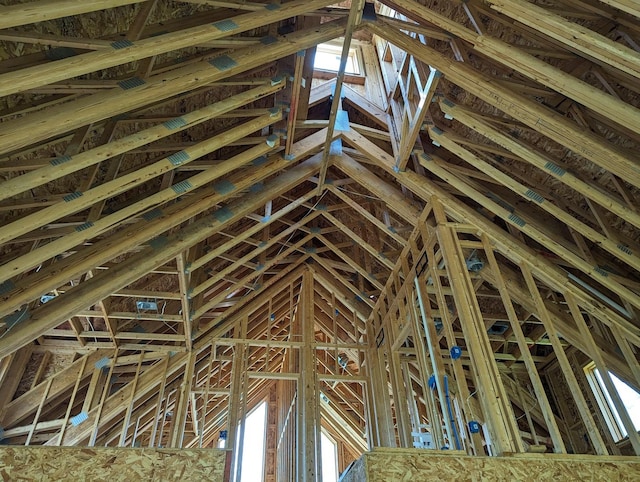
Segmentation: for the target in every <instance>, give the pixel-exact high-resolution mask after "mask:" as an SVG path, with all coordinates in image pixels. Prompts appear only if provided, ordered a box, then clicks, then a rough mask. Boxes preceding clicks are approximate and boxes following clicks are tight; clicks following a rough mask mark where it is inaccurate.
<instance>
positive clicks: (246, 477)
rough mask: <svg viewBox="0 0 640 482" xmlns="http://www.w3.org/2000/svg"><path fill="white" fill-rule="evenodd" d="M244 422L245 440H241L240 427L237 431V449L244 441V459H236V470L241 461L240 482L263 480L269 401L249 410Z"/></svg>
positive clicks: (260, 481)
mask: <svg viewBox="0 0 640 482" xmlns="http://www.w3.org/2000/svg"><path fill="white" fill-rule="evenodd" d="M244 424H245V427H244V440H242V441H241V440H240V427H238V432H237V438H236V440H237V441H238V443H237V445H236V451H237V450H238V448H239V446H240V442H242V460H238V459H236V467H235V472H236V474H237V473H238V463H241V464H242V466H241V467H242V471H241V473H240V481H239V482H262V481H263V480H264V462H265V460H264V449H265V439H266V435H267V402H262V403H260V404H259V405H257V406H256V407H255V408H254V409H253V410H252V411H251V412H249V413H248V414H247V416H246V417H245V419H244Z"/></svg>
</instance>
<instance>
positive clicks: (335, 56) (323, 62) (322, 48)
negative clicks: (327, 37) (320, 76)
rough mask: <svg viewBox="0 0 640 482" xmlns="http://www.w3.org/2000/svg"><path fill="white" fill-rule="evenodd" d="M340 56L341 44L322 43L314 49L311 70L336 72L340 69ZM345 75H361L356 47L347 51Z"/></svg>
mask: <svg viewBox="0 0 640 482" xmlns="http://www.w3.org/2000/svg"><path fill="white" fill-rule="evenodd" d="M341 55H342V44H341V43H324V44H319V45H318V46H317V47H316V57H315V60H314V62H313V68H314V69H317V70H329V71H332V72H337V71H338V70H339V69H340V57H341ZM345 73H346V74H351V75H361V73H362V70H361V69H360V58H359V54H358V49H357V47H351V48H350V49H349V55H348V56H347V64H346V67H345Z"/></svg>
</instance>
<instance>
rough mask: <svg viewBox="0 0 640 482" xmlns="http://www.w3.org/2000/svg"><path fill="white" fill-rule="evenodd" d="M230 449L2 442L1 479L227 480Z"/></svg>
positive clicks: (115, 481) (31, 481)
mask: <svg viewBox="0 0 640 482" xmlns="http://www.w3.org/2000/svg"><path fill="white" fill-rule="evenodd" d="M225 460H226V451H224V450H215V449H209V450H182V449H178V450H176V449H128V448H71V447H69V448H62V447H60V448H58V447H0V480H2V481H3V482H7V481H14V480H20V481H25V482H27V481H28V482H35V481H47V482H49V481H52V482H53V481H68V480H72V481H74V482H80V481H92V482H94V481H96V482H97V481H108V482H120V481H122V482H124V481H127V482H129V481H138V480H143V481H147V480H153V481H181V482H184V481H186V480H206V481H216V482H217V481H220V482H222V480H223V476H224V467H225Z"/></svg>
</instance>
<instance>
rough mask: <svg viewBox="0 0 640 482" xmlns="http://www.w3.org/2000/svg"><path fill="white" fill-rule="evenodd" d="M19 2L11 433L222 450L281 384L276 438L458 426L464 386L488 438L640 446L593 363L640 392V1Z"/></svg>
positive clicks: (0, 313) (4, 240) (9, 339)
mask: <svg viewBox="0 0 640 482" xmlns="http://www.w3.org/2000/svg"><path fill="white" fill-rule="evenodd" d="M6 3H9V4H11V5H9V6H4V7H1V9H2V10H0V13H2V14H3V15H0V47H1V50H0V53H1V54H2V61H1V62H0V102H1V104H0V109H1V110H0V119H1V120H2V122H1V123H0V150H1V152H0V179H1V182H0V219H1V220H2V221H1V222H2V228H0V249H1V250H2V251H0V317H3V318H1V320H2V321H0V385H1V386H2V390H0V392H1V394H0V426H1V427H3V428H4V434H3V435H2V437H4V440H6V441H8V442H10V443H17V444H27V445H29V444H48V445H60V444H62V445H69V444H70V445H74V444H87V443H88V444H90V445H93V444H98V445H105V444H106V445H130V446H133V445H136V444H137V445H142V446H154V445H156V446H157V445H162V446H167V445H170V446H184V447H196V446H209V445H210V444H212V443H215V441H216V440H217V435H218V433H219V432H220V430H222V429H224V428H225V427H228V426H229V424H230V423H231V427H233V426H234V425H233V424H236V423H238V420H241V419H242V416H243V414H246V412H247V410H248V409H249V408H251V407H252V406H253V405H255V404H256V403H258V402H259V401H261V400H264V399H270V400H277V403H278V409H277V414H272V415H270V417H271V418H270V419H269V420H271V421H270V422H269V423H270V424H271V425H272V426H273V430H274V431H278V432H279V434H280V439H281V440H282V439H284V440H285V442H282V443H291V440H290V439H289V438H287V437H290V436H291V434H292V433H294V434H296V437H298V439H300V438H302V439H303V440H306V441H309V440H312V439H313V430H316V429H318V427H319V426H320V425H321V424H322V425H323V426H324V427H325V429H326V430H328V431H329V432H331V433H333V434H334V435H335V436H336V437H339V438H341V440H343V442H344V444H345V445H344V447H345V451H346V452H345V453H349V454H351V455H352V456H353V457H356V456H358V455H359V454H360V453H362V452H363V451H364V450H366V449H367V448H368V447H371V446H374V445H383V446H394V445H396V444H398V445H400V446H409V447H411V446H412V443H413V439H412V431H415V430H416V427H417V426H418V425H420V424H423V425H424V424H429V423H431V424H432V428H431V429H430V430H431V431H432V432H433V436H434V440H435V441H437V442H438V443H440V444H453V438H452V437H453V436H452V433H453V432H454V431H455V429H454V427H453V425H452V424H453V422H452V421H451V420H448V419H447V418H448V416H447V415H446V411H447V410H446V406H445V405H443V403H444V398H443V397H444V392H445V389H444V385H443V379H442V375H443V374H448V376H449V377H450V379H451V383H450V386H449V389H450V390H451V393H452V396H453V397H455V398H456V399H457V400H458V401H459V403H461V406H460V407H459V414H458V415H459V416H460V417H462V419H463V420H466V421H469V420H481V421H483V422H485V423H486V424H487V425H488V426H489V431H490V433H491V444H492V446H493V447H494V450H495V451H496V452H499V453H502V452H518V451H523V450H525V449H526V447H527V446H528V445H529V444H540V443H543V444H546V445H547V446H548V447H549V448H550V450H554V451H556V452H560V453H562V452H567V451H569V450H570V451H574V452H585V453H586V452H591V453H598V454H610V453H613V454H615V453H620V450H622V451H623V452H625V451H633V452H635V453H638V451H640V438H639V437H638V435H637V432H636V431H634V430H631V431H630V436H629V443H630V445H631V448H629V447H627V448H625V447H622V448H620V447H619V444H618V445H616V444H615V443H614V441H612V440H611V437H610V435H608V434H607V433H606V430H604V422H603V420H602V418H601V416H600V415H598V414H597V410H596V407H595V403H594V400H593V399H592V398H590V397H592V396H591V395H589V394H588V393H587V390H585V386H586V381H585V380H583V378H584V373H582V374H581V373H580V369H578V370H577V371H576V367H577V366H579V365H580V364H584V363H586V361H587V360H593V361H595V362H596V365H597V366H598V367H599V368H603V369H604V368H607V369H609V370H611V371H612V372H614V373H615V374H616V375H617V376H619V377H620V378H622V379H623V380H625V381H626V382H628V383H629V384H631V385H633V386H635V387H636V388H637V387H638V386H640V365H639V364H638V350H639V348H640V323H639V322H638V316H637V313H638V311H639V310H640V295H639V293H640V275H639V273H640V258H639V257H638V252H639V251H640V250H639V246H638V235H639V231H638V230H639V229H640V215H639V213H638V205H639V203H638V199H639V195H640V194H639V191H638V190H639V189H640V162H639V161H638V156H637V146H638V143H639V142H640V128H639V126H640V110H639V109H638V98H639V97H638V96H639V95H640V93H639V91H638V78H640V48H639V47H638V45H640V26H639V25H640V23H639V22H638V18H639V17H640V12H639V11H637V9H634V6H633V5H632V4H630V3H628V2H611V1H609V2H599V1H596V0H589V1H586V2H585V1H581V2H577V1H574V0H561V1H558V2H553V4H552V5H551V4H547V3H545V2H533V3H532V2H529V1H525V0H510V1H502V0H484V1H480V0H471V1H468V2H429V1H427V2H424V1H423V2H417V1H415V0H381V1H380V2H376V3H375V5H374V4H369V3H365V2H364V1H353V2H343V3H342V4H340V5H333V4H332V3H333V2H329V1H324V0H313V1H308V0H304V1H303V0H299V1H298V0H293V1H288V2H279V1H277V2H271V3H263V2H244V1H242V2H239V1H236V2H231V1H224V2H221V1H217V0H202V1H182V2H178V1H168V2H160V1H157V0H144V1H131V0H128V1H127V0H125V1H114V0H109V1H107V0H104V1H98V0H95V1H86V2H73V1H69V0H37V1H34V2H32V3H33V5H31V4H29V3H27V4H22V3H17V2H6ZM618 9H619V10H618ZM339 37H343V38H345V39H346V40H345V50H344V52H343V56H342V65H341V69H340V70H339V71H338V72H337V73H335V74H325V75H329V76H331V75H333V76H334V77H335V78H334V79H332V80H328V81H321V80H318V79H314V75H313V70H314V67H313V56H314V52H315V46H316V45H318V44H320V43H323V42H327V41H329V40H332V39H336V38H339ZM352 37H353V38H354V40H353V45H358V46H359V47H358V48H360V49H361V51H360V54H359V55H360V56H361V57H360V58H361V61H362V65H363V68H364V69H365V70H366V76H365V77H364V79H361V80H359V81H358V82H360V83H359V84H353V83H349V78H348V77H345V73H344V68H345V67H344V64H345V62H346V54H347V53H348V49H349V46H350V45H351V44H350V42H351V39H352ZM474 260H476V261H477V263H478V269H477V270H471V271H470V270H468V269H467V267H468V265H469V262H475V261H474ZM435 320H437V322H436V321H435ZM492 327H502V328H504V331H502V332H500V331H499V330H497V329H493V328H492ZM420 330H422V332H421V331H420ZM496 330H497V331H496ZM457 347H459V348H460V349H461V350H462V357H461V358H460V361H459V362H458V363H456V361H455V359H453V358H452V357H451V356H450V350H451V349H454V348H457ZM57 364H58V365H57ZM60 364H62V365H64V368H62V366H60ZM27 367H28V368H27ZM557 370H562V371H563V372H564V373H565V375H566V381H564V382H563V383H564V384H566V386H567V387H569V392H571V391H573V393H574V396H573V399H571V400H569V401H558V399H557V397H558V393H560V392H561V389H562V387H559V386H558V387H555V386H554V383H559V382H557V380H556V381H549V380H548V374H551V373H556V372H557ZM301 372H302V373H304V374H305V376H303V377H302V378H300V375H299V373H301ZM309 374H312V376H311V377H310V380H311V381H312V382H314V383H316V385H309V384H308V383H307V381H308V380H306V376H307V375H309ZM430 374H436V375H437V376H436V382H435V383H436V385H437V386H436V387H435V390H436V393H438V394H439V396H438V395H433V393H434V392H433V391H432V390H431V389H430V385H431V383H430V382H429V380H428V379H429V375H430ZM606 378H608V377H606ZM21 380H22V382H21ZM309 383H311V382H309ZM607 383H610V381H609V382H607ZM564 386H565V385H563V387H564ZM586 388H587V389H588V387H586ZM449 389H447V390H449ZM447 393H448V392H447ZM476 393H478V395H477V396H476V397H474V394H476ZM320 394H322V395H320ZM550 394H553V397H555V398H552V397H550ZM303 395H304V396H303ZM321 396H322V397H324V398H326V401H321V400H320V398H319V397H321ZM493 396H495V399H496V400H497V401H496V402H495V403H493V402H490V401H489V398H491V397H493ZM305 397H306V398H305ZM530 399H531V400H533V401H534V402H535V403H534V405H536V406H532V404H531V403H527V402H528V401H530ZM463 402H464V403H463ZM314 404H315V405H314ZM294 405H295V406H296V407H299V410H301V414H302V416H303V419H302V420H307V421H309V420H310V421H311V422H309V423H307V424H305V423H301V422H299V423H300V425H299V426H296V427H295V428H292V426H291V425H287V420H289V419H288V418H287V410H289V407H290V406H294ZM314 407H315V408H314ZM402 407H409V410H408V411H407V410H404V409H403V408H402ZM567 407H570V408H567ZM297 409H298V408H297ZM569 412H571V413H572V414H573V415H572V416H573V419H571V420H568V418H567V417H569V415H568V413H569ZM438 414H440V415H438ZM81 415H82V417H81V418H84V417H86V419H83V420H80V419H77V418H74V417H80V416H81ZM440 416H442V418H443V420H442V424H441V425H442V427H440V426H439V425H440V424H438V423H433V420H436V419H438V417H440ZM523 417H526V418H523ZM625 417H626V415H623V418H625ZM627 418H628V417H627ZM230 420H232V421H233V422H230ZM276 420H277V422H276ZM320 420H322V422H321V421H320ZM373 420H375V421H376V423H375V424H372V423H371V422H372V421H373ZM623 422H624V423H625V424H626V425H628V423H629V421H628V420H627V419H626V418H625V420H623ZM571 424H573V427H574V428H569V425H571ZM436 426H438V427H436ZM287 427H288V428H287ZM314 427H315V428H314ZM575 427H579V428H577V429H576V428H575ZM291 430H296V431H297V432H295V431H294V432H291ZM580 430H583V431H584V433H586V434H588V435H589V437H587V438H588V439H589V441H588V442H585V439H584V438H580V437H579V436H577V435H576V434H577V433H578V432H580ZM230 437H231V440H233V438H234V437H235V430H231V431H230ZM464 444H465V445H464V447H463V448H465V449H466V450H467V451H468V452H469V453H475V454H479V453H484V449H483V448H482V445H483V444H484V445H487V444H488V441H487V440H484V441H483V439H482V437H481V435H479V434H471V433H469V434H468V436H467V437H465V442H464ZM302 445H304V444H302ZM307 449H308V447H306V448H305V446H303V447H302V448H300V449H299V451H298V457H300V458H301V459H300V460H305V464H307V465H305V467H310V465H309V464H311V462H313V460H314V454H313V453H310V452H308V450H307ZM310 450H311V449H310ZM305 451H306V452H305ZM272 456H273V457H284V455H282V454H278V455H275V452H274V454H273V455H272ZM274 460H275V459H274ZM342 462H344V461H342ZM342 462H341V463H342ZM282 463H283V461H282V460H280V464H282ZM311 465H313V464H311ZM283 470H284V469H283ZM280 475H282V474H280ZM307 475H308V474H307ZM274 477H275V475H274ZM273 480H275V479H273Z"/></svg>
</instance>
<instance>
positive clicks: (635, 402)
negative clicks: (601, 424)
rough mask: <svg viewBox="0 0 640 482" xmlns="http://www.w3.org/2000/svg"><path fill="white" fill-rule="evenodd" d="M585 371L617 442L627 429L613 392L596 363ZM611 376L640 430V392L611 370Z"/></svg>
mask: <svg viewBox="0 0 640 482" xmlns="http://www.w3.org/2000/svg"><path fill="white" fill-rule="evenodd" d="M584 371H585V373H586V375H587V379H588V380H589V384H590V385H591V389H592V390H593V393H594V394H595V397H596V400H597V402H598V405H599V407H600V410H601V411H602V413H603V415H604V419H605V422H606V423H607V426H608V427H609V431H610V432H611V435H612V436H613V439H614V440H615V441H616V442H618V441H619V440H622V439H623V438H625V437H626V436H627V430H626V429H625V427H624V424H623V423H622V419H621V418H620V414H619V413H618V410H617V409H616V407H615V404H614V402H613V400H612V398H611V394H610V393H609V391H608V390H607V389H606V386H605V384H604V381H603V380H602V375H601V374H600V372H599V371H598V369H597V368H596V367H595V364H594V363H590V364H589V365H587V366H586V367H585V368H584ZM609 376H610V377H611V381H612V382H613V385H614V387H615V389H616V391H617V392H618V395H619V396H620V399H621V400H622V404H623V405H624V407H625V408H626V410H627V412H628V414H629V417H630V418H631V421H632V423H633V425H634V427H635V429H636V430H640V393H638V392H637V391H635V390H634V389H633V388H631V387H630V386H629V385H627V384H626V383H625V382H623V381H622V380H620V379H619V378H618V377H616V376H615V375H614V374H613V373H611V372H609Z"/></svg>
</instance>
